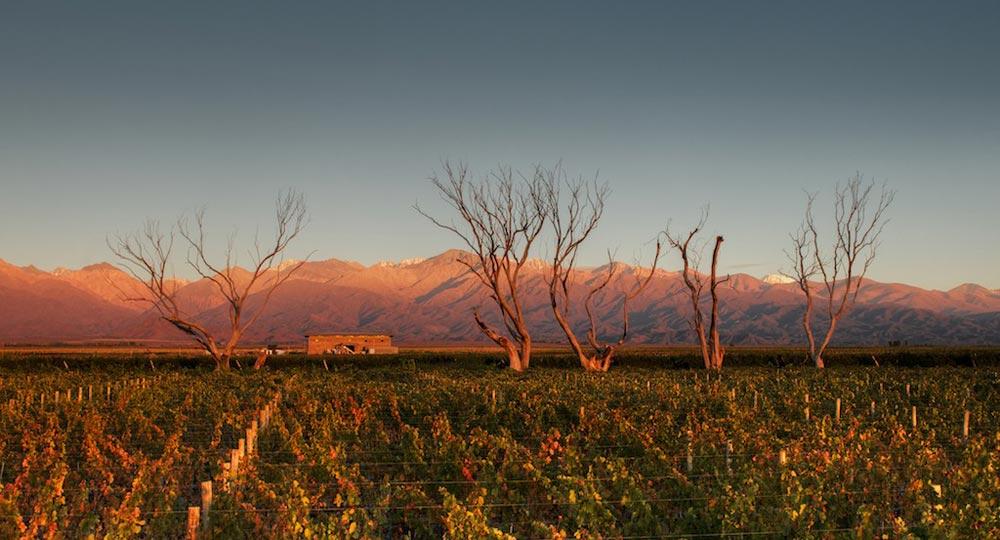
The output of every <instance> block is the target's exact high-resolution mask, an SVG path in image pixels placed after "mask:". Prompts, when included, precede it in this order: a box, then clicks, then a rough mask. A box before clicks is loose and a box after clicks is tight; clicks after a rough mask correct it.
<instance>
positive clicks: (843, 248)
mask: <svg viewBox="0 0 1000 540" xmlns="http://www.w3.org/2000/svg"><path fill="white" fill-rule="evenodd" d="M874 189H875V183H874V182H868V183H866V182H864V180H863V179H862V177H861V175H860V174H857V175H855V176H854V177H852V178H850V179H849V180H848V181H847V183H846V184H845V185H843V186H841V185H840V184H838V185H837V188H836V191H835V192H834V236H835V238H834V242H833V246H832V248H831V249H830V252H829V253H824V252H823V251H822V250H821V248H820V241H819V230H818V228H817V226H816V221H815V219H814V216H813V204H814V203H815V202H816V194H815V193H810V194H807V196H806V217H805V220H804V221H803V222H802V225H800V226H799V229H798V231H796V232H795V233H793V234H791V235H790V237H791V239H792V251H791V252H786V254H787V255H788V258H789V260H790V261H791V263H792V265H793V267H794V269H795V275H794V276H792V277H794V278H795V280H796V282H797V283H798V285H799V289H801V290H802V293H803V294H804V295H805V298H806V306H805V312H804V313H803V315H802V327H803V328H804V329H805V332H806V338H807V339H808V341H809V357H810V359H812V361H813V364H814V365H815V366H816V367H817V368H823V367H824V366H825V363H824V362H823V352H824V351H826V348H827V346H828V345H829V344H830V339H831V338H832V337H833V332H834V330H835V329H836V328H837V322H838V321H839V320H840V318H841V317H843V315H844V314H845V313H847V311H848V310H850V309H851V307H852V306H853V305H854V303H855V301H856V300H857V298H858V292H860V290H861V284H862V282H863V281H864V278H865V274H867V273H868V269H869V268H870V267H871V265H872V262H873V261H874V260H875V255H876V254H877V252H878V246H879V236H881V234H882V230H883V229H884V228H885V225H886V223H888V219H887V218H886V216H885V212H886V210H887V209H888V208H889V205H890V204H892V200H893V198H894V197H895V195H896V193H895V191H893V190H889V189H888V188H887V187H886V186H885V184H883V185H882V188H881V192H880V193H878V195H877V196H878V199H875V198H874V197H875V193H874ZM817 276H818V277H819V278H820V279H821V280H822V283H813V282H812V281H811V280H812V279H813V278H815V277H817ZM814 288H819V289H820V290H822V292H823V293H824V294H825V295H826V315H827V317H828V326H827V329H826V334H825V336H824V337H823V341H822V342H821V343H820V344H819V345H818V346H817V344H816V338H815V336H814V334H813V328H812V327H813V320H812V319H813V305H814V299H815V298H816V292H815V291H814Z"/></svg>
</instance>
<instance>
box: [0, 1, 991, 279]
mask: <svg viewBox="0 0 1000 540" xmlns="http://www.w3.org/2000/svg"><path fill="white" fill-rule="evenodd" d="M998 28H1000V4H998V3H996V2H981V3H974V2H935V3H922V2H911V1H907V2H898V3H888V2H858V3H848V2H761V3H757V2H704V1H699V2H648V3H645V2H607V3H590V2H566V3H561V2H530V3H508V2H503V3H484V2H483V3H481V2H455V3H450V4H438V3H428V2H405V3H404V2H400V3H382V2H351V3H337V4H334V3H332V2H331V3H326V2H323V3H319V2H317V3H311V2H285V3H272V4H267V5H256V4H252V3H250V2H232V3H226V2H204V3H202V2H199V3H191V4H183V3H180V2H131V1H129V2H120V3H115V2H16V3H5V4H4V5H3V7H0V185H2V192H0V259H4V260H6V261H7V262H10V263H13V264H17V265H28V264H33V265H35V266H38V267H39V268H42V269H46V270H51V269H54V268H55V267H59V266H63V267H71V268H78V267H81V266H84V265H87V264H92V263H96V262H100V261H105V260H110V259H111V254H110V253H109V251H108V249H107V247H106V245H105V237H106V236H107V235H109V234H114V233H115V232H127V231H130V230H133V229H135V228H136V227H138V226H139V225H140V224H141V223H142V222H143V221H144V220H145V219H146V218H158V219H161V220H164V221H171V220H173V219H175V218H176V217H177V216H178V215H179V214H182V213H184V212H186V211H191V210H193V209H196V208H198V207H200V206H202V205H205V206H207V215H208V220H209V224H210V227H211V229H210V233H211V234H214V235H215V236H216V237H217V238H219V239H220V240H221V239H222V238H224V237H225V235H227V234H228V233H229V232H230V231H232V230H233V229H234V228H236V229H238V230H239V231H240V233H242V235H243V236H242V237H243V238H244V239H249V237H250V236H251V235H252V233H253V231H254V230H255V228H257V227H258V226H259V228H260V229H261V231H263V232H266V231H268V230H269V229H270V219H271V215H272V211H271V209H272V205H273V202H274V199H275V196H276V194H277V192H278V191H279V190H280V189H282V188H295V189H298V190H301V191H303V192H304V193H305V194H306V196H307V198H308V203H309V206H310V214H311V222H310V224H309V227H308V229H307V231H306V232H305V233H304V234H303V235H302V236H301V237H300V239H299V240H298V242H297V244H295V245H293V246H292V249H291V250H290V252H289V256H290V257H293V258H301V257H303V256H305V254H307V253H308V252H310V251H315V253H314V254H313V255H312V258H313V259H317V260H320V259H327V258H338V259H345V260H355V261H358V262H361V263H364V264H372V263H375V262H377V261H380V260H385V259H391V260H399V259H404V258H411V257H429V256H433V255H435V254H437V253H439V252H441V251H444V250H446V249H449V248H452V247H459V244H458V243H457V242H456V238H453V237H451V236H449V234H448V233H446V232H444V231H441V230H438V229H435V228H434V226H433V225H431V224H430V223H429V222H427V221H426V220H425V219H424V218H422V217H420V216H419V215H418V214H417V213H416V212H415V211H414V210H413V208H412V206H413V204H414V203H415V202H419V203H420V204H421V206H423V207H424V208H426V209H427V210H428V211H430V212H432V213H435V214H437V215H439V216H442V217H446V216H447V213H446V211H445V209H444V207H443V206H442V205H441V203H440V202H439V200H438V199H437V196H436V194H435V192H434V190H433V188H432V186H431V184H430V182H429V181H428V177H429V176H430V175H431V174H433V173H434V172H435V170H440V167H441V163H442V160H445V159H448V160H453V161H459V160H461V161H465V162H468V163H469V165H470V166H471V167H472V168H473V169H474V170H476V171H479V172H486V171H488V170H489V169H490V168H493V167H495V166H496V165H497V164H501V163H502V164H509V165H511V166H513V167H515V168H519V169H524V170H527V169H529V168H530V167H531V166H532V165H533V164H535V163H542V164H546V165H551V164H553V163H555V162H556V161H557V160H562V163H563V165H564V167H565V169H566V170H567V171H569V172H570V173H572V174H574V175H577V174H582V175H584V176H588V177H589V176H592V175H594V174H597V173H599V175H600V178H602V179H603V180H606V181H607V182H608V183H609V184H610V185H611V188H612V195H611V200H610V202H609V205H608V208H607V211H606V214H605V218H604V220H603V222H602V224H601V228H600V229H599V231H598V232H597V234H595V235H594V237H593V238H592V239H591V242H590V246H589V250H588V252H587V254H586V257H585V260H584V261H583V262H584V263H586V264H599V263H601V262H602V259H603V257H604V252H605V250H606V249H609V248H610V249H613V250H616V252H617V257H618V258H619V259H622V260H626V261H630V260H632V259H633V258H634V257H636V256H637V255H642V254H647V255H648V254H649V252H650V246H649V245H648V243H647V242H648V241H649V240H650V239H652V238H653V237H654V236H655V235H656V233H657V232H658V231H660V230H662V229H663V228H664V227H665V225H666V224H667V223H668V221H670V222H672V226H673V227H675V228H676V229H678V230H680V229H684V228H685V227H689V226H691V225H692V224H693V223H694V222H695V221H696V220H697V218H698V214H699V211H700V208H701V207H702V206H703V205H705V204H706V203H707V204H710V205H711V216H710V219H709V223H708V227H707V231H708V232H709V233H711V234H716V233H718V234H723V235H724V236H725V237H726V243H725V244H724V248H723V253H722V257H721V258H722V261H721V263H722V267H723V268H722V269H723V271H729V272H746V273H749V274H753V275H757V276H763V275H765V274H768V273H772V272H775V271H778V270H780V269H783V268H788V267H789V265H788V264H787V262H786V260H785V256H784V254H783V249H785V248H786V247H787V245H788V233H789V232H790V231H792V230H794V229H795V228H796V227H797V225H798V223H799V222H800V221H801V218H802V212H803V209H804V200H805V195H804V192H805V191H819V192H821V197H820V202H819V203H818V204H819V210H820V212H819V216H820V218H821V219H829V218H832V211H831V210H832V207H831V206H830V197H829V196H830V194H831V192H832V190H833V188H834V186H835V185H836V184H837V182H843V181H845V180H846V179H847V178H849V177H850V176H852V175H854V174H855V173H856V172H860V173H861V174H863V175H864V176H865V177H866V178H871V179H875V180H877V181H880V182H881V181H886V182H888V184H889V186H890V187H891V188H893V189H896V190H897V191H898V194H897V197H896V201H895V203H894V204H893V206H892V208H891V211H890V216H891V222H890V223H889V225H888V227H887V229H886V231H885V234H884V236H883V245H882V249H881V252H880V257H879V259H878V260H877V262H876V264H875V266H874V267H873V269H872V270H871V272H870V277H871V278H873V279H876V280H878V281H887V282H906V283H910V284H914V285H918V286H922V287H927V288H937V289H948V288H951V287H953V286H956V285H958V284H961V283H964V282H976V283H980V284H983V285H985V286H988V287H990V288H1000V249H998V248H1000V239H998V233H1000V213H998V212H997V210H996V208H997V205H998V203H1000V31H998V30H997V29H998ZM678 264H679V261H678V258H677V257H676V256H674V255H673V254H672V255H671V256H670V257H669V259H668V260H667V261H666V264H665V265H666V266H667V267H668V268H676V267H677V266H678Z"/></svg>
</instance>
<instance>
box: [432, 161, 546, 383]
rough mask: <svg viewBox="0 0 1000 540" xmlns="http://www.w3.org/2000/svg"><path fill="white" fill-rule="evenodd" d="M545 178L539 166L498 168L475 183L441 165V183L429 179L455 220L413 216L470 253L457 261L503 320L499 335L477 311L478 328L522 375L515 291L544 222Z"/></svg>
mask: <svg viewBox="0 0 1000 540" xmlns="http://www.w3.org/2000/svg"><path fill="white" fill-rule="evenodd" d="M549 176H550V175H549V173H548V172H547V171H546V170H545V169H543V168H542V167H540V166H537V167H535V169H534V171H533V173H532V174H531V176H523V175H521V174H519V173H515V172H514V171H513V170H512V169H511V168H510V167H504V166H501V167H499V168H498V169H497V170H495V171H492V172H490V173H489V174H487V175H486V176H484V177H483V178H482V179H480V180H479V181H478V182H477V181H475V180H472V179H470V174H469V171H468V167H467V166H466V165H464V164H459V165H457V166H452V165H451V164H450V163H447V162H445V164H444V178H442V177H439V176H437V175H435V176H433V177H431V181H432V183H433V184H434V187H435V188H437V190H438V195H440V196H441V198H442V199H443V200H444V201H445V202H446V203H447V204H448V205H449V206H451V207H452V208H453V209H454V210H455V212H457V213H458V219H457V220H453V221H440V220H438V219H436V218H434V217H433V216H431V215H430V214H428V213H426V212H425V211H424V210H423V209H421V208H420V207H419V206H415V209H416V210H417V212H419V213H420V214H421V215H423V216H424V217H426V218H427V219H428V220H430V221H431V222H432V223H434V224H435V225H437V226H438V227H441V228H442V229H445V230H448V231H451V232H452V233H454V234H455V235H456V236H458V237H459V238H461V239H462V241H463V242H464V243H465V245H466V246H467V247H468V248H469V250H470V251H471V252H472V257H471V258H470V259H468V260H465V259H460V260H459V262H461V263H462V264H463V265H465V266H466V268H468V270H469V272H470V273H471V274H472V275H474V276H476V278H477V279H479V281H480V282H481V283H482V285H483V286H484V287H485V288H486V289H487V290H488V291H489V294H490V299H491V300H492V301H493V303H494V304H495V305H496V307H497V309H498V311H499V312H500V317H501V319H502V321H503V326H504V330H505V332H504V333H501V332H499V331H497V330H496V329H494V328H493V327H492V326H490V325H489V324H488V323H487V322H486V321H485V320H483V318H482V317H481V315H480V313H479V311H478V310H475V311H474V312H473V316H474V318H475V320H476V324H477V325H478V326H479V329H480V330H482V332H483V333H484V334H485V335H486V336H487V337H489V338H490V339H491V340H493V342H494V343H496V344H497V345H499V346H500V347H502V348H503V350H504V352H505V353H506V355H507V365H508V366H509V367H510V369H513V370H514V371H523V370H525V369H527V368H528V366H529V365H530V362H531V333H530V332H529V330H528V327H527V325H526V323H525V318H524V309H523V306H522V304H521V298H520V291H519V286H520V284H521V271H522V269H523V268H524V267H525V265H526V264H527V263H528V260H529V255H530V253H531V249H532V245H533V244H534V243H535V240H536V239H537V238H538V235H539V234H540V233H541V231H542V228H543V226H544V224H545V219H546V212H547V210H546V208H545V193H546V189H545V187H544V184H545V182H546V181H547V178H548V177H549Z"/></svg>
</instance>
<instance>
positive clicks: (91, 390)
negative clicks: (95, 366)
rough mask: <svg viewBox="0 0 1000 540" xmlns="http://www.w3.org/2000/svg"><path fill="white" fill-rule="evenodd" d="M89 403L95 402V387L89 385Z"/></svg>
mask: <svg viewBox="0 0 1000 540" xmlns="http://www.w3.org/2000/svg"><path fill="white" fill-rule="evenodd" d="M87 401H94V385H92V384H91V385H87Z"/></svg>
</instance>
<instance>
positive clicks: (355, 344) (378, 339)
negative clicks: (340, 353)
mask: <svg viewBox="0 0 1000 540" xmlns="http://www.w3.org/2000/svg"><path fill="white" fill-rule="evenodd" d="M306 339H307V342H306V354H324V353H326V352H328V351H332V350H334V349H336V348H337V347H347V348H348V349H351V350H353V351H354V352H355V353H365V352H368V350H369V349H375V350H376V351H377V350H382V349H386V348H391V347H392V337H391V336H389V335H388V334H320V335H315V336H307V338H306Z"/></svg>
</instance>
